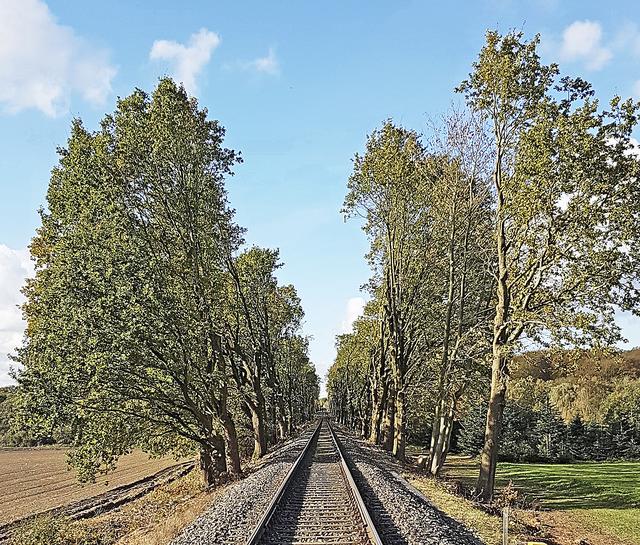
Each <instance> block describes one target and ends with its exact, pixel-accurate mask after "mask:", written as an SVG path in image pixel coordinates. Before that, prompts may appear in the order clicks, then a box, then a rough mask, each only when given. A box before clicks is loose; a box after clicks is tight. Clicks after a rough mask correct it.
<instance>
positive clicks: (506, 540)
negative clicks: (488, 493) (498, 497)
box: [502, 507, 509, 545]
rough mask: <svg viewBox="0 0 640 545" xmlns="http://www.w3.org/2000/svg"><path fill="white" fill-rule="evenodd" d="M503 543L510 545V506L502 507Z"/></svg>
mask: <svg viewBox="0 0 640 545" xmlns="http://www.w3.org/2000/svg"><path fill="white" fill-rule="evenodd" d="M502 545H509V507H503V508H502Z"/></svg>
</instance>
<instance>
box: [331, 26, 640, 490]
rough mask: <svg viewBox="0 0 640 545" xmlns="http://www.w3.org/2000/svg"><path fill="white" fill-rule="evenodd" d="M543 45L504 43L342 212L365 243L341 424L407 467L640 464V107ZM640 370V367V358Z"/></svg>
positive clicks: (484, 476)
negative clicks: (604, 98)
mask: <svg viewBox="0 0 640 545" xmlns="http://www.w3.org/2000/svg"><path fill="white" fill-rule="evenodd" d="M538 48H539V38H538V37H535V38H533V39H532V40H527V39H525V38H524V36H523V35H522V34H521V33H517V32H511V33H508V34H506V35H500V34H499V33H497V32H488V33H487V35H486V43H485V45H484V47H483V48H482V50H481V51H480V54H479V56H478V58H477V60H476V62H475V63H474V64H473V67H472V70H471V73H470V75H469V77H468V79H467V80H465V81H464V82H462V83H461V84H460V86H459V87H458V88H457V89H456V91H457V92H458V93H459V96H461V97H462V98H463V100H464V102H463V105H461V106H459V107H457V108H454V109H453V110H452V111H451V112H450V113H449V114H447V115H445V116H443V118H442V119H441V120H439V121H436V122H434V123H432V125H431V126H430V127H429V129H428V130H427V131H426V132H425V133H424V134H418V133H417V132H416V131H414V130H411V129H409V128H405V127H402V126H400V125H398V124H396V123H394V122H393V121H391V120H388V121H386V122H384V123H383V124H382V126H381V127H380V128H378V129H377V130H375V131H374V132H373V133H372V134H370V135H369V137H368V138H367V141H366V146H365V150H364V153H362V154H357V155H356V156H355V158H354V163H353V172H352V174H351V176H350V178H349V180H348V191H347V194H346V197H345V202H344V213H345V216H346V217H348V218H354V219H356V220H357V221H358V222H359V223H360V224H361V226H362V228H363V230H364V232H365V233H366V235H367V237H368V239H369V242H370V250H369V253H368V254H367V256H366V258H367V260H368V262H369V265H370V268H371V277H370V280H369V282H368V284H367V285H366V289H367V292H368V295H369V303H368V304H367V306H366V308H365V311H364V314H363V316H362V317H360V318H359V319H358V320H357V321H356V322H355V323H354V326H353V332H352V333H347V334H344V335H340V336H338V338H337V342H336V345H337V356H336V360H335V362H334V364H333V366H332V367H331V369H330V371H329V375H328V384H327V387H328V396H329V399H328V402H329V407H330V410H331V411H332V413H333V414H334V415H335V416H336V417H337V418H338V419H339V420H340V421H341V422H342V423H344V424H345V425H348V426H350V427H352V428H353V429H355V430H356V431H358V432H359V433H360V434H362V435H363V436H364V437H366V438H368V439H369V440H370V441H371V442H374V443H379V444H381V445H382V446H383V447H384V448H386V449H388V450H389V451H391V452H392V453H393V454H394V455H395V456H397V457H398V458H401V459H402V458H404V457H405V450H406V445H407V441H411V442H414V443H418V444H422V445H426V446H427V447H428V448H429V457H428V460H427V461H426V464H425V465H426V469H427V470H428V471H429V472H430V473H431V474H433V475H438V474H439V473H440V471H441V469H442V466H443V464H444V461H445V459H446V456H447V454H448V453H449V452H450V451H451V450H452V449H456V448H457V449H459V450H461V451H465V452H468V453H472V454H479V455H480V460H481V469H480V474H479V478H478V481H477V486H476V493H477V494H478V497H480V498H482V499H485V500H490V499H491V498H492V495H493V488H494V479H495V470H496V464H497V463H498V460H499V456H500V454H501V453H502V454H503V455H508V456H509V457H511V458H516V459H549V460H569V459H585V458H598V459H600V458H607V457H637V456H638V441H639V439H640V434H639V431H640V421H639V414H640V412H639V409H640V390H639V384H640V383H639V382H638V366H637V353H631V354H632V355H629V354H627V355H626V357H622V358H620V357H619V354H617V353H616V352H615V351H614V350H612V349H608V348H609V347H612V346H615V345H616V343H618V342H619V341H620V339H621V336H620V330H619V328H618V327H617V326H616V324H615V320H614V317H615V313H616V311H617V309H620V308H622V309H625V310H629V311H633V312H636V313H638V311H639V310H640V306H639V295H640V294H639V291H638V290H639V286H640V283H639V282H638V271H640V254H639V251H640V244H639V242H640V184H639V183H638V174H639V173H640V161H639V159H638V157H639V156H640V150H638V148H637V143H636V142H635V141H634V140H633V138H632V133H633V131H634V129H635V127H636V126H637V123H638V111H639V104H638V103H635V102H634V101H633V100H631V99H629V100H621V99H620V98H617V97H614V98H613V99H612V100H611V101H610V102H609V103H608V104H601V103H600V101H599V100H598V99H597V98H595V93H594V90H593V89H592V87H591V86H590V85H589V83H588V82H586V81H585V80H583V79H581V78H572V77H568V76H564V75H561V74H560V71H559V68H558V67H557V66H556V65H544V64H543V63H542V62H541V60H540V57H539V54H538ZM634 354H635V355H634Z"/></svg>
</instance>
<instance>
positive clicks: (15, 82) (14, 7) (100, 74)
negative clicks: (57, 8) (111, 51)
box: [0, 0, 116, 116]
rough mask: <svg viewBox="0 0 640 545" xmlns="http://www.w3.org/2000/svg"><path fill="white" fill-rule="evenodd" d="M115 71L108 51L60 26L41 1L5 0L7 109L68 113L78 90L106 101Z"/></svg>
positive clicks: (1, 24)
mask: <svg viewBox="0 0 640 545" xmlns="http://www.w3.org/2000/svg"><path fill="white" fill-rule="evenodd" d="M115 74H116V69H115V67H114V66H113V65H111V63H110V62H109V58H108V54H107V52H106V51H104V50H100V49H97V48H95V47H93V46H91V45H90V44H89V43H87V42H86V41H85V40H84V39H83V38H81V37H80V36H78V35H77V34H76V33H75V32H74V30H73V29H72V28H70V27H67V26H63V25H60V24H59V23H58V22H57V21H56V18H55V17H54V16H53V14H52V13H51V11H49V8H48V7H47V5H46V4H45V3H44V2H42V1H41V0H1V1H0V103H3V104H4V107H5V110H6V111H8V112H10V113H15V112H19V111H21V110H25V109H27V108H36V109H38V110H41V111H42V112H44V113H45V114H46V115H49V116H56V115H62V114H64V113H66V112H67V111H68V110H69V103H70V101H71V96H72V95H74V94H79V95H80V96H81V97H82V98H83V99H85V100H87V101H88V102H90V103H93V104H102V103H104V101H105V100H106V98H107V97H108V96H109V94H110V93H111V80H112V79H113V77H114V76H115Z"/></svg>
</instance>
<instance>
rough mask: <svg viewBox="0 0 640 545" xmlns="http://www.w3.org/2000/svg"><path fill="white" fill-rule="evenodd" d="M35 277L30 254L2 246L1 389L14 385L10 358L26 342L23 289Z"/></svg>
mask: <svg viewBox="0 0 640 545" xmlns="http://www.w3.org/2000/svg"><path fill="white" fill-rule="evenodd" d="M32 274H33V264H32V262H31V260H30V258H29V251H28V250H27V249H24V250H13V249H11V248H9V247H7V246H5V245H4V244H0V386H3V385H6V384H10V383H11V382H12V381H11V378H10V377H9V367H10V366H11V363H12V362H11V361H10V360H9V357H8V355H9V354H10V353H12V352H13V351H14V350H15V349H16V348H17V347H18V346H19V345H20V342H21V340H22V333H23V332H24V321H23V320H22V313H21V311H20V308H19V307H18V305H20V304H22V302H23V301H24V297H23V296H22V294H21V293H20V289H21V288H22V286H23V285H24V281H25V279H26V278H27V277H29V276H31V275H32Z"/></svg>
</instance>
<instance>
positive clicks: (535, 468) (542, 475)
mask: <svg viewBox="0 0 640 545" xmlns="http://www.w3.org/2000/svg"><path fill="white" fill-rule="evenodd" d="M477 472H478V463H477V461H476V460H472V459H469V458H461V457H452V458H451V459H450V460H448V461H447V466H446V468H445V475H446V476H448V477H449V478H453V479H455V480H461V481H462V482H464V483H465V484H467V485H470V486H473V484H474V483H475V479H476V477H477ZM509 481H513V484H514V486H515V487H516V488H517V489H518V491H519V492H520V494H522V495H523V496H526V498H527V499H529V500H536V501H538V502H539V503H540V505H541V506H542V507H543V508H547V509H632V508H639V507H640V462H581V463H574V464H535V463H531V464H528V463H500V464H498V472H497V476H496V485H497V486H498V487H502V486H504V485H506V484H507V483H508V482H509Z"/></svg>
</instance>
